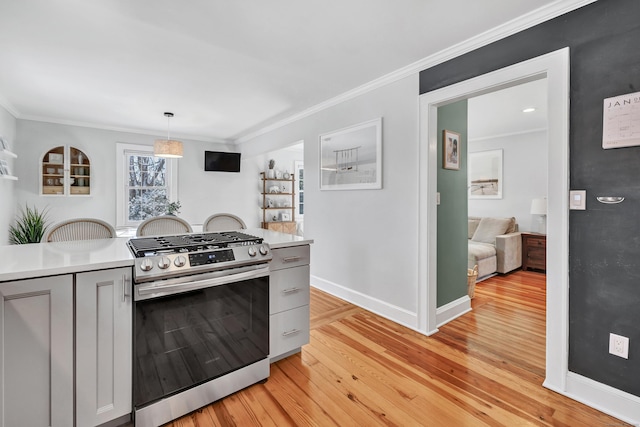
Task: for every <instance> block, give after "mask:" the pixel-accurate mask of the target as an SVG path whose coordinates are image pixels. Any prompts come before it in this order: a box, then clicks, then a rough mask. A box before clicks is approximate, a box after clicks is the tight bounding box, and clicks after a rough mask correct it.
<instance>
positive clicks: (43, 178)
mask: <svg viewBox="0 0 640 427" xmlns="http://www.w3.org/2000/svg"><path fill="white" fill-rule="evenodd" d="M40 189H41V190H40V194H42V195H52V196H69V195H71V196H81V195H84V196H88V195H90V194H91V161H90V160H89V157H88V156H87V155H86V154H85V153H84V152H83V151H81V150H78V149H77V148H75V147H70V146H66V145H65V146H60V147H55V148H52V149H51V150H49V151H47V152H46V153H44V155H43V156H42V160H41V162H40Z"/></svg>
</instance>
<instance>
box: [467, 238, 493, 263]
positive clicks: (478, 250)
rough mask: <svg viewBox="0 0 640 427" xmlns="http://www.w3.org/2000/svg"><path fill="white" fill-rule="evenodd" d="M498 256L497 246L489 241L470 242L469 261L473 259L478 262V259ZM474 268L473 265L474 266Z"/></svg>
mask: <svg viewBox="0 0 640 427" xmlns="http://www.w3.org/2000/svg"><path fill="white" fill-rule="evenodd" d="M494 256H496V247H495V246H493V245H491V244H489V243H480V242H473V241H472V242H469V252H468V259H469V261H471V260H473V261H475V263H476V264H477V262H478V261H480V260H482V259H485V258H490V257H494ZM472 268H473V267H472Z"/></svg>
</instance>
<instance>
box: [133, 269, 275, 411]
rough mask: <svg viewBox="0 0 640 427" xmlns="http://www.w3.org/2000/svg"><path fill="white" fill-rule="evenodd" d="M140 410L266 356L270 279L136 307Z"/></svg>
mask: <svg viewBox="0 0 640 427" xmlns="http://www.w3.org/2000/svg"><path fill="white" fill-rule="evenodd" d="M134 328H135V342H134V375H135V387H134V400H135V406H136V407H140V406H143V405H146V404H149V403H152V402H154V401H156V400H158V399H161V398H163V397H167V396H170V395H172V394H175V393H177V392H180V391H182V390H185V389H188V388H190V387H193V386H196V385H198V384H201V383H204V382H206V381H209V380H212V379H214V378H217V377H219V376H221V375H224V374H226V373H229V372H232V371H234V370H236V369H239V368H242V367H244V366H247V365H250V364H252V363H254V362H257V361H259V360H262V359H264V358H266V357H268V354H269V278H268V276H267V277H261V278H257V279H251V280H246V281H242V282H236V283H232V284H228V285H221V286H214V287H210V288H206V289H201V290H197V291H190V292H186V293H182V294H177V295H171V296H168V297H161V298H155V299H150V300H145V301H137V302H136V303H135V327H134Z"/></svg>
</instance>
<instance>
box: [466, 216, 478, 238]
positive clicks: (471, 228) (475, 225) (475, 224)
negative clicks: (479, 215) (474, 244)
mask: <svg viewBox="0 0 640 427" xmlns="http://www.w3.org/2000/svg"><path fill="white" fill-rule="evenodd" d="M478 225H480V220H479V219H469V231H468V234H467V239H471V238H472V237H473V234H474V233H475V232H476V229H477V228H478Z"/></svg>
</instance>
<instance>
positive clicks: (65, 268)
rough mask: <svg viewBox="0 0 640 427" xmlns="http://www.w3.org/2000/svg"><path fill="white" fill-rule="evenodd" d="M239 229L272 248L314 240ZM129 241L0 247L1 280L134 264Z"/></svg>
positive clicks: (267, 231) (113, 240)
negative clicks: (259, 238) (260, 238)
mask: <svg viewBox="0 0 640 427" xmlns="http://www.w3.org/2000/svg"><path fill="white" fill-rule="evenodd" d="M240 231H241V232H243V233H246V234H250V235H252V236H257V237H262V238H263V239H264V240H265V241H266V242H267V243H269V246H270V247H271V248H272V249H277V248H285V247H289V246H300V245H308V244H311V243H313V240H311V239H305V238H304V237H301V236H294V235H292V234H285V233H278V232H276V231H270V230H264V229H262V228H252V229H248V230H240ZM128 240H129V238H128V237H117V238H115V239H98V240H76V241H72V242H54V243H32V244H29V245H6V246H0V282H4V281H10V280H20V279H29V278H34V277H44V276H55V275H59V274H68V273H77V272H81V271H93V270H104V269H106V268H117V267H127V266H132V265H133V260H134V257H133V255H131V252H130V251H129V248H128V247H127V244H126V243H127V241H128Z"/></svg>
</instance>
